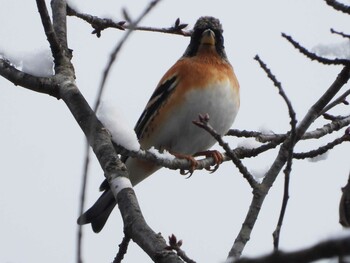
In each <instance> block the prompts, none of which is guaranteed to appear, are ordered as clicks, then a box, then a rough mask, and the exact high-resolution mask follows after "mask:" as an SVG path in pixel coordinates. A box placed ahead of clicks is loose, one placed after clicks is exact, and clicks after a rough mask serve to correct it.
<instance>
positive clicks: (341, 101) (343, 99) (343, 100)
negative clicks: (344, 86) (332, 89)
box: [320, 89, 350, 115]
mask: <svg viewBox="0 0 350 263" xmlns="http://www.w3.org/2000/svg"><path fill="white" fill-rule="evenodd" d="M349 95H350V89H349V90H347V91H345V92H344V93H343V94H342V95H340V96H339V97H338V98H337V99H335V100H334V101H333V102H331V103H329V104H328V105H327V106H326V107H325V108H324V109H323V111H322V112H321V113H320V115H323V114H325V113H326V112H327V111H329V110H330V109H332V108H334V107H335V106H337V105H339V104H344V103H345V104H349V103H348V102H347V101H346V97H347V96H349Z"/></svg>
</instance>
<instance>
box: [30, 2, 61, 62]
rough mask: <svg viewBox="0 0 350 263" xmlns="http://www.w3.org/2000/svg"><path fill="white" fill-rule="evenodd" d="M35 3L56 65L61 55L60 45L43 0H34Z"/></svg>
mask: <svg viewBox="0 0 350 263" xmlns="http://www.w3.org/2000/svg"><path fill="white" fill-rule="evenodd" d="M36 4H37V7H38V11H39V14H40V17H41V22H42V25H43V27H44V31H45V34H46V37H47V41H48V42H49V44H50V48H51V52H52V56H53V58H54V64H55V65H56V64H58V63H59V61H60V60H61V59H62V57H63V54H62V49H61V45H60V42H59V39H58V38H57V35H56V33H55V30H54V28H53V26H52V23H51V19H50V16H49V12H48V11H47V7H46V3H45V0H36Z"/></svg>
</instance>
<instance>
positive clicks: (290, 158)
mask: <svg viewBox="0 0 350 263" xmlns="http://www.w3.org/2000/svg"><path fill="white" fill-rule="evenodd" d="M255 60H257V61H258V62H259V64H260V66H261V68H262V69H263V70H264V71H265V73H266V74H267V76H268V78H269V79H271V81H272V82H273V84H274V85H275V86H276V87H277V89H278V91H279V94H280V95H281V96H282V98H283V100H284V101H285V103H286V105H287V107H288V112H289V117H290V126H291V131H290V143H289V148H288V158H287V165H286V168H285V169H284V174H285V176H284V193H283V200H282V207H281V211H280V216H279V218H278V222H277V226H276V229H275V231H274V232H273V245H274V248H275V250H277V249H278V245H279V238H280V233H281V228H282V224H283V219H284V215H285V212H286V210H287V205H288V199H289V181H290V172H291V170H292V161H293V149H294V144H295V139H296V131H295V130H296V124H297V120H296V117H295V111H294V109H293V107H292V103H291V102H290V100H289V99H288V97H287V95H286V93H285V92H284V90H283V87H282V84H281V83H280V82H279V81H278V80H277V79H276V77H275V76H274V75H273V74H272V72H271V70H270V69H269V68H268V67H267V65H266V64H265V63H264V62H263V61H262V60H261V59H260V58H259V56H258V55H257V56H255Z"/></svg>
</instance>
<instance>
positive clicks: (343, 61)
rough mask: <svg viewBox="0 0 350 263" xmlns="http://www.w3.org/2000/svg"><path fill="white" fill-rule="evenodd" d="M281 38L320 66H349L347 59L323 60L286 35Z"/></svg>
mask: <svg viewBox="0 0 350 263" xmlns="http://www.w3.org/2000/svg"><path fill="white" fill-rule="evenodd" d="M282 37H284V38H285V39H287V40H288V41H289V42H290V43H291V44H292V45H293V46H294V47H295V48H296V49H298V50H299V51H300V53H302V54H303V55H305V56H306V57H308V58H309V59H311V60H316V61H318V62H320V63H322V64H326V65H344V66H346V65H350V61H349V60H348V59H340V58H335V59H329V58H323V57H320V56H318V55H316V54H315V53H312V52H310V51H308V50H307V49H306V48H304V47H303V46H301V45H300V44H299V43H298V42H296V41H295V40H294V39H293V38H292V37H291V36H288V35H286V34H284V33H282Z"/></svg>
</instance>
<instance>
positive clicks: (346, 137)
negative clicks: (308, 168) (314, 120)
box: [293, 133, 350, 160]
mask: <svg viewBox="0 0 350 263" xmlns="http://www.w3.org/2000/svg"><path fill="white" fill-rule="evenodd" d="M348 141H350V136H349V134H347V133H346V134H344V135H343V136H341V137H340V138H337V139H335V140H334V141H332V142H329V143H327V144H326V145H324V146H321V147H319V148H318V149H316V150H312V151H309V152H303V153H293V158H294V159H299V160H300V159H306V158H315V157H317V156H320V155H322V154H325V153H326V152H328V151H329V150H331V149H333V148H334V147H335V146H337V145H340V144H342V143H343V142H348Z"/></svg>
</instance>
